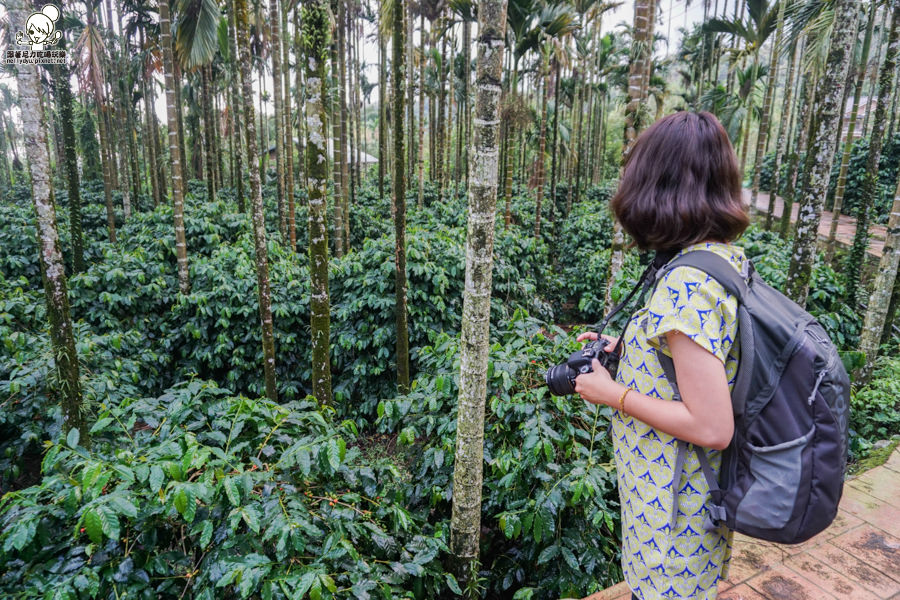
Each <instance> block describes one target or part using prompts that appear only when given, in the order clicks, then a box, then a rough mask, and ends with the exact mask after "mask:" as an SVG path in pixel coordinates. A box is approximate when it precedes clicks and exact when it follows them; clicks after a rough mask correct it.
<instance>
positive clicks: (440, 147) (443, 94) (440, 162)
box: [434, 14, 449, 201]
mask: <svg viewBox="0 0 900 600" xmlns="http://www.w3.org/2000/svg"><path fill="white" fill-rule="evenodd" d="M439 22H440V25H438V31H440V32H441V64H440V66H439V68H438V90H439V91H438V107H437V160H436V161H435V165H434V166H435V180H436V181H437V184H438V200H439V201H442V200H443V199H444V152H445V150H446V148H445V145H446V144H445V141H444V138H445V133H446V126H445V124H444V121H445V119H444V114H445V113H446V107H447V90H446V85H447V83H446V78H447V70H448V66H449V65H448V64H447V35H448V31H445V25H444V24H445V23H446V17H444V15H443V14H441V18H440V21H439Z"/></svg>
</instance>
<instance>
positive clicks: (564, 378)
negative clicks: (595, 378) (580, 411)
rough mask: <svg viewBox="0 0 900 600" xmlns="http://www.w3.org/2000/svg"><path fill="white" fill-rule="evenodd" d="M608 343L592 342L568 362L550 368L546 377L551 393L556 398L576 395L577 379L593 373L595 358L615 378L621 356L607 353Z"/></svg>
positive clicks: (572, 355) (573, 354)
mask: <svg viewBox="0 0 900 600" xmlns="http://www.w3.org/2000/svg"><path fill="white" fill-rule="evenodd" d="M608 343H609V342H607V341H606V340H603V339H598V340H597V341H594V342H590V343H588V344H586V345H585V347H584V348H582V349H581V350H579V351H578V352H573V353H572V354H571V355H570V356H569V359H568V360H567V361H566V362H564V363H562V364H560V365H556V366H555V367H550V369H549V370H548V371H547V373H546V374H545V375H544V380H545V381H546V382H547V387H549V388H550V393H551V394H553V395H554V396H565V395H567V394H574V393H575V378H576V377H578V376H579V375H581V374H583V373H591V372H593V370H594V368H593V366H592V365H591V361H593V360H594V359H595V358H596V359H597V360H598V361H600V364H601V365H603V367H604V368H605V369H606V370H607V371H609V374H610V375H611V376H612V377H615V376H616V369H617V368H618V366H619V355H618V354H617V353H616V352H615V351H613V352H607V351H606V350H604V349H603V348H604V347H605V346H606V345H607V344H608Z"/></svg>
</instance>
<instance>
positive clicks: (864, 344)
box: [854, 176, 900, 382]
mask: <svg viewBox="0 0 900 600" xmlns="http://www.w3.org/2000/svg"><path fill="white" fill-rule="evenodd" d="M898 266H900V176H898V178H897V189H896V190H895V191H894V203H893V206H892V207H891V216H890V219H889V220H888V226H887V236H886V237H885V240H884V248H883V249H882V252H881V259H880V261H879V264H878V275H877V276H876V277H875V286H874V289H873V290H872V296H871V298H870V299H869V307H868V309H867V310H866V318H865V321H864V323H863V328H862V333H861V334H860V338H859V349H860V351H861V352H863V353H864V354H865V356H866V363H865V366H864V367H863V368H862V369H861V371H860V373H859V374H858V376H857V377H856V378H854V380H855V381H862V382H866V381H867V380H868V379H869V376H870V375H871V373H872V368H873V367H874V366H875V358H876V357H877V356H878V346H879V345H881V333H882V331H883V329H884V325H885V321H887V316H888V308H889V307H890V304H891V291H892V290H893V289H894V285H895V283H896V280H897V268H898Z"/></svg>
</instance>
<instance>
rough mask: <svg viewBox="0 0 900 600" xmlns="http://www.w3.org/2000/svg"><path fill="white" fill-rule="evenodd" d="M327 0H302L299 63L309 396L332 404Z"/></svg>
mask: <svg viewBox="0 0 900 600" xmlns="http://www.w3.org/2000/svg"><path fill="white" fill-rule="evenodd" d="M325 1H326V0H314V1H313V2H305V3H303V5H302V9H301V14H300V21H301V23H302V24H303V32H302V38H301V39H302V40H303V56H302V62H303V65H304V69H305V71H306V81H307V98H306V123H307V136H308V139H307V145H306V173H307V177H308V181H309V187H308V196H309V274H310V278H311V300H310V330H311V332H312V386H313V395H314V396H315V397H316V399H317V400H318V401H319V403H320V404H330V403H331V365H330V355H331V354H330V353H331V350H330V341H329V339H330V327H331V325H330V317H329V299H328V227H327V225H326V222H325V199H326V197H327V194H328V159H327V156H328V143H327V141H326V140H327V139H328V138H327V132H326V128H325V122H326V118H327V117H326V114H325V112H326V111H325V73H326V69H325V67H326V60H327V58H328V54H329V50H328V47H329V41H330V40H329V38H330V34H331V16H330V11H329V9H328V5H327V4H326V3H325Z"/></svg>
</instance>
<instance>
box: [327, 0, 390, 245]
mask: <svg viewBox="0 0 900 600" xmlns="http://www.w3.org/2000/svg"><path fill="white" fill-rule="evenodd" d="M338 4H339V6H340V10H339V19H338V26H337V31H338V71H337V72H338V76H339V77H340V80H339V81H338V90H337V91H338V102H340V113H341V128H340V133H341V154H340V160H341V204H340V208H341V209H342V210H343V211H344V219H343V221H344V228H343V237H341V238H339V239H338V240H336V242H337V243H338V244H343V253H344V254H346V253H347V252H350V170H349V168H348V165H347V163H348V162H349V160H350V153H351V152H352V150H351V148H350V147H349V145H348V144H347V52H346V46H347V29H346V27H345V22H346V20H347V9H346V6H345V3H344V2H341V1H339V2H338ZM400 118H401V119H402V118H403V114H402V113H401V114H400Z"/></svg>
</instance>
